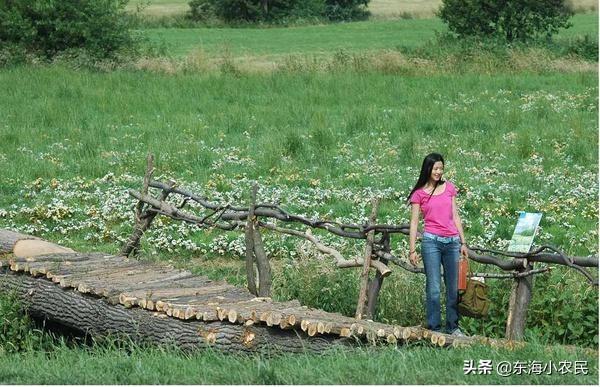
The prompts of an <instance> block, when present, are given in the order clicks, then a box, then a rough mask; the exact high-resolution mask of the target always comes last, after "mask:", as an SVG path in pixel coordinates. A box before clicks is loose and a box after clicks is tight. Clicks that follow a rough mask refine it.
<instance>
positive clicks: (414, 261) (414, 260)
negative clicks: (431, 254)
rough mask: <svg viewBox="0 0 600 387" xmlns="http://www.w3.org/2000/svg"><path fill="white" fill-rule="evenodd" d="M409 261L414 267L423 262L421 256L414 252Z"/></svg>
mask: <svg viewBox="0 0 600 387" xmlns="http://www.w3.org/2000/svg"><path fill="white" fill-rule="evenodd" d="M408 259H409V260H410V263H412V264H413V266H417V263H418V262H419V261H420V260H421V257H419V254H417V252H416V251H413V252H412V253H410V256H409V257H408Z"/></svg>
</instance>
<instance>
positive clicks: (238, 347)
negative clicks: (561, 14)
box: [0, 230, 515, 352]
mask: <svg viewBox="0 0 600 387" xmlns="http://www.w3.org/2000/svg"><path fill="white" fill-rule="evenodd" d="M0 291H13V292H15V294H16V295H17V296H18V297H19V298H20V299H21V301H22V302H23V303H24V305H25V307H26V308H27V310H28V312H29V313H30V314H31V315H32V316H33V317H35V318H42V319H45V320H50V321H52V322H53V323H56V324H59V325H61V326H65V327H67V328H69V329H72V330H75V331H78V332H80V333H84V334H90V335H92V336H103V335H107V334H117V335H127V336H128V337H130V338H131V339H133V340H134V341H139V342H155V343H161V344H174V345H177V346H179V347H181V348H185V349H194V348H205V347H207V346H213V347H216V348H218V349H221V350H224V351H272V350H282V351H286V352H295V351H303V350H310V351H321V350H324V349H326V348H329V347H330V346H331V345H335V344H342V345H353V344H359V343H371V344H382V343H387V344H393V345H397V344H402V343H407V342H411V341H426V342H428V343H429V342H430V343H432V344H434V345H438V346H450V345H452V346H462V345H469V344H470V343H473V342H481V343H487V344H491V345H494V346H505V345H509V346H510V345H514V344H515V342H507V341H505V340H492V339H487V338H485V337H469V338H460V339H459V338H455V337H452V336H450V335H445V334H440V333H435V332H432V331H429V330H426V329H423V328H422V327H420V326H417V327H403V326H394V325H387V324H382V323H378V322H373V321H368V320H357V319H354V318H350V317H346V316H343V315H341V314H338V313H328V312H325V311H322V310H318V309H313V308H309V307H306V306H302V305H300V303H299V302H298V301H296V300H291V301H285V302H276V301H273V300H271V299H270V298H257V297H255V296H253V295H252V294H251V293H250V292H248V291H247V290H246V289H243V288H239V287H235V286H233V285H230V284H227V283H225V282H223V281H212V280H210V279H208V278H206V277H203V276H199V275H194V274H192V273H191V272H189V271H187V270H180V269H176V268H173V267H172V266H169V265H166V264H163V263H150V262H143V261H138V260H135V259H131V258H126V257H122V256H115V255H108V254H102V253H78V252H75V251H73V250H71V249H68V248H65V247H62V246H59V245H56V244H52V243H49V242H46V241H43V240H41V239H39V238H35V237H32V236H29V235H23V234H19V233H15V232H12V231H9V230H0Z"/></svg>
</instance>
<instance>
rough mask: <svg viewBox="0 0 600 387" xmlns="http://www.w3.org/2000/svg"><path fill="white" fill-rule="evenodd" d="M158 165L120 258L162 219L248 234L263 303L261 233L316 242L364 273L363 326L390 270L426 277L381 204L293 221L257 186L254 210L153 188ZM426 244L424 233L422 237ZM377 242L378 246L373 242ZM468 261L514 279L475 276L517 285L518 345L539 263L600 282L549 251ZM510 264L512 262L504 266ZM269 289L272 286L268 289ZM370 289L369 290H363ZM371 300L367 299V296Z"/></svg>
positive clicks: (474, 253)
mask: <svg viewBox="0 0 600 387" xmlns="http://www.w3.org/2000/svg"><path fill="white" fill-rule="evenodd" d="M152 171H153V168H152V157H151V156H150V155H149V157H148V167H147V171H146V175H145V177H144V186H143V189H142V191H141V192H138V191H135V190H129V194H130V195H131V196H133V197H134V198H136V199H137V200H138V203H137V205H136V206H135V211H136V216H135V222H136V224H135V227H134V232H133V234H132V235H131V237H130V238H129V240H128V241H127V243H126V244H125V245H124V246H123V248H122V250H121V254H122V255H129V254H131V253H132V252H134V251H136V250H137V248H138V246H139V240H140V238H141V236H142V234H143V233H144V231H145V230H146V229H147V228H148V227H149V226H150V223H151V222H152V219H154V217H155V216H156V215H157V214H160V215H164V216H167V217H170V218H172V219H174V220H178V221H183V222H187V223H190V224H194V225H195V226H197V227H200V228H218V229H221V230H226V231H232V230H237V231H242V232H244V233H245V240H246V271H247V279H248V289H249V290H250V291H251V292H253V293H255V294H259V295H260V296H261V297H262V296H269V294H270V289H269V288H270V284H271V280H270V275H271V274H270V264H269V262H268V258H267V257H266V254H265V252H264V247H263V242H262V238H261V236H260V229H261V228H262V229H268V230H271V231H273V232H277V233H280V234H286V235H292V236H295V237H299V238H304V239H306V240H308V241H310V242H311V243H312V244H313V245H314V246H315V247H316V248H317V250H319V251H320V252H322V253H324V254H328V255H330V256H332V257H333V258H334V259H335V262H336V266H337V267H339V268H345V267H363V271H362V274H361V292H360V294H359V302H358V306H357V318H360V316H362V310H363V307H364V304H365V297H367V301H366V304H367V305H366V306H367V309H368V311H367V313H366V316H368V317H371V318H373V316H374V314H375V306H376V304H377V298H378V294H379V290H380V289H381V285H382V282H383V279H384V278H385V277H386V276H388V275H389V274H390V273H391V270H390V269H389V268H388V266H387V265H388V263H390V262H391V263H394V264H395V265H397V266H399V267H401V268H402V269H404V270H407V271H409V272H411V273H421V274H422V273H424V268H422V267H417V266H414V265H412V264H411V263H409V262H408V261H405V260H403V259H401V258H399V257H397V256H395V255H393V254H392V252H391V248H390V235H391V234H404V235H409V229H410V226H409V225H408V224H401V225H390V224H377V223H376V215H377V214H376V209H377V205H378V204H377V203H378V201H377V200H375V201H373V204H372V205H373V211H372V214H371V217H370V218H369V222H368V223H365V224H345V223H339V222H336V221H332V220H322V219H317V220H311V219H308V218H306V217H304V216H300V215H295V214H291V213H289V212H288V211H286V210H284V209H283V208H281V207H280V206H279V205H278V204H271V203H256V191H257V187H256V185H255V186H254V188H253V191H252V202H251V204H250V205H249V206H239V205H232V204H231V203H227V204H219V203H214V202H211V201H210V200H209V199H208V198H206V197H203V196H200V195H197V194H194V193H193V192H190V191H187V190H185V189H181V188H179V187H176V185H175V183H174V182H171V181H170V182H167V183H164V182H160V181H156V180H151V179H150V175H151V174H152ZM149 187H152V188H156V189H159V190H161V194H160V195H159V198H158V199H157V198H154V197H153V196H151V195H150V194H149V193H148V188H149ZM172 194H176V195H179V196H181V197H182V200H181V202H180V204H179V205H177V206H176V205H174V204H171V203H169V202H167V201H166V200H167V197H168V196H169V195H172ZM189 202H195V203H197V204H199V205H200V206H201V207H202V208H203V209H204V210H206V211H208V213H207V214H203V215H202V216H199V215H197V214H195V213H193V210H194V209H191V210H190V211H185V210H184V207H185V206H186V205H187V204H188V203H189ZM259 219H273V220H276V221H281V222H283V223H286V224H291V225H300V226H301V227H306V230H305V231H301V230H298V229H296V228H293V226H292V227H281V226H280V225H278V224H275V223H269V222H266V221H264V220H259ZM312 229H321V230H325V231H327V232H329V233H331V234H333V235H336V236H339V237H343V238H352V239H362V240H365V241H366V248H365V254H364V255H363V257H355V258H351V259H347V258H344V257H343V255H342V254H341V253H340V252H339V251H337V250H335V249H334V248H332V247H330V246H326V245H325V244H324V243H322V242H321V241H320V240H319V238H318V237H317V236H316V235H314V234H313V233H312V231H311V230H312ZM417 234H418V236H420V235H421V234H420V233H417ZM375 236H377V238H375ZM468 256H469V258H470V259H471V260H473V261H475V262H479V263H482V264H488V265H493V266H496V267H498V268H500V269H502V270H504V271H508V272H509V273H473V274H472V275H475V276H482V277H487V278H499V279H502V278H505V279H506V278H508V279H514V281H515V284H516V286H513V289H512V294H511V298H510V305H509V313H508V321H507V325H506V337H507V338H509V339H515V340H520V339H521V338H522V337H523V333H524V326H525V320H526V315H527V307H528V305H529V301H530V299H531V289H532V282H531V281H532V277H533V276H534V275H536V274H540V273H546V272H548V271H550V270H551V269H552V267H542V268H537V269H536V268H534V266H533V264H534V263H536V262H540V263H547V264H555V265H562V266H566V267H568V268H571V269H573V270H576V271H577V272H579V273H580V274H582V275H583V276H584V277H585V278H586V279H587V281H589V282H590V283H591V284H593V285H595V286H598V278H597V277H594V276H593V275H592V274H591V273H589V272H588V271H587V270H585V269H584V267H596V268H597V267H598V257H597V256H590V257H580V256H567V255H566V254H564V252H562V251H561V250H559V249H558V248H556V247H554V246H551V245H543V246H540V247H538V248H536V249H535V250H532V251H530V252H528V253H511V252H505V251H498V250H492V249H487V248H482V247H476V246H468ZM506 258H509V259H506ZM255 265H256V268H257V270H258V277H259V278H258V280H259V284H258V286H257V284H256V282H255V281H256V277H255V273H254V267H255ZM369 268H373V269H375V270H376V275H375V278H373V279H369V277H368V269H369ZM265 284H266V285H265ZM365 286H368V290H366V289H365ZM365 291H366V292H367V293H368V295H365V293H364V292H365Z"/></svg>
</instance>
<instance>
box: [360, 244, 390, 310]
mask: <svg viewBox="0 0 600 387" xmlns="http://www.w3.org/2000/svg"><path fill="white" fill-rule="evenodd" d="M381 242H382V243H383V251H384V252H387V253H389V252H391V251H392V250H391V248H390V234H388V233H385V234H383V238H382V240H381ZM380 260H381V262H382V263H383V264H384V265H387V264H388V260H387V259H385V258H380ZM384 279H385V276H384V275H382V274H381V272H379V271H378V272H376V273H375V278H373V279H372V280H371V281H369V294H368V296H367V315H366V316H367V318H368V319H370V320H374V319H375V313H376V312H377V300H378V298H379V292H380V291H381V287H382V286H383V280H384Z"/></svg>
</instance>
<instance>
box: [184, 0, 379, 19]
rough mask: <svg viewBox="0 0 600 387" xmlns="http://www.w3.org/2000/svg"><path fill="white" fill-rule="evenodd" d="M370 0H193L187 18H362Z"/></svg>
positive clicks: (364, 16) (365, 14)
mask: <svg viewBox="0 0 600 387" xmlns="http://www.w3.org/2000/svg"><path fill="white" fill-rule="evenodd" d="M369 1H370V0H192V1H190V2H189V6H190V17H191V18H192V19H195V20H207V19H210V18H211V17H213V16H217V17H218V18H221V19H223V20H224V21H226V22H249V23H256V22H268V23H285V22H287V21H289V20H298V19H315V18H325V19H329V20H358V19H365V18H366V17H368V15H369V13H368V11H367V10H366V6H367V4H368V3H369Z"/></svg>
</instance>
